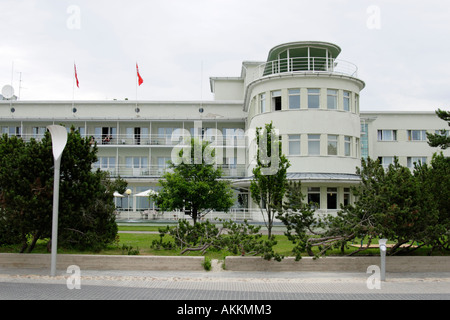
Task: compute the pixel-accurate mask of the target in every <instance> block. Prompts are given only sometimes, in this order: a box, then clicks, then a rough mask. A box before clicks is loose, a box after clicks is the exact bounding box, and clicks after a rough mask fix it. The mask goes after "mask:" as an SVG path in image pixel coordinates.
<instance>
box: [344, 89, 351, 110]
mask: <svg viewBox="0 0 450 320" xmlns="http://www.w3.org/2000/svg"><path fill="white" fill-rule="evenodd" d="M350 94H351V93H350V91H344V110H345V111H350Z"/></svg>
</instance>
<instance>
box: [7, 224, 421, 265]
mask: <svg viewBox="0 0 450 320" xmlns="http://www.w3.org/2000/svg"><path fill="white" fill-rule="evenodd" d="M160 227H163V226H119V231H153V232H155V233H119V234H118V235H119V242H118V243H117V244H112V245H109V246H108V248H106V249H104V250H101V251H100V252H92V251H82V252H80V251H77V250H68V249H61V248H59V249H58V253H60V254H101V255H122V254H127V252H126V251H125V252H124V250H122V248H123V247H124V246H126V247H128V248H129V249H134V250H136V249H139V254H140V255H155V256H180V251H179V250H166V249H160V250H156V249H153V248H151V244H152V242H153V240H159V239H160V236H159V233H158V229H159V228H160ZM166 237H168V236H166ZM264 238H265V236H263V239H264ZM275 238H276V240H277V244H276V245H275V246H274V251H275V252H277V253H279V254H281V255H284V256H292V248H293V247H294V245H293V244H292V242H291V241H289V240H288V239H287V237H286V236H284V235H275ZM167 239H168V238H167ZM373 243H374V244H377V243H378V242H377V241H376V240H375V241H373ZM354 244H356V245H357V246H359V245H360V240H355V242H354ZM46 245H47V240H40V241H38V243H37V244H36V247H35V249H34V250H33V253H48V252H47V247H46ZM315 250H316V248H315ZM355 250H358V247H352V246H349V247H348V248H346V249H345V254H349V253H351V252H352V251H355ZM19 251H20V245H13V246H2V247H0V252H3V253H18V252H19ZM427 253H428V250H427V249H426V248H420V249H418V250H417V251H415V252H414V253H413V255H427ZM185 255H190V256H201V255H202V254H201V252H195V251H192V252H189V253H186V254H185ZM229 255H232V254H231V253H230V252H226V251H217V250H208V251H207V253H206V254H205V257H207V258H208V259H220V260H223V259H224V258H225V257H226V256H229ZM327 255H339V256H342V253H341V251H340V250H339V249H333V250H330V251H328V253H327ZM359 255H379V249H378V248H371V249H367V250H364V251H362V252H360V253H359Z"/></svg>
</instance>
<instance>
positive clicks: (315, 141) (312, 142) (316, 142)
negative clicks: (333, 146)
mask: <svg viewBox="0 0 450 320" xmlns="http://www.w3.org/2000/svg"><path fill="white" fill-rule="evenodd" d="M308 155H310V156H319V155H320V134H308Z"/></svg>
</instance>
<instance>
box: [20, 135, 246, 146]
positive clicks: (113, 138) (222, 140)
mask: <svg viewBox="0 0 450 320" xmlns="http://www.w3.org/2000/svg"><path fill="white" fill-rule="evenodd" d="M17 136H18V137H21V138H22V139H23V140H24V141H26V142H28V141H30V140H31V139H36V140H37V141H39V140H41V139H42V138H43V137H44V136H43V135H36V134H21V135H17ZM82 137H83V138H85V137H90V138H91V141H92V143H97V145H98V146H126V145H132V146H138V145H146V146H176V145H179V144H180V143H182V142H184V141H189V140H185V138H190V137H191V136H186V137H185V136H180V137H179V138H177V139H174V140H173V141H172V136H171V135H161V134H135V135H131V136H130V135H128V134H123V135H122V134H111V135H101V136H97V135H82ZM238 139H239V140H238ZM203 140H205V141H210V142H214V141H217V144H216V145H220V146H233V147H238V146H245V143H244V142H245V137H244V136H238V137H235V136H233V137H232V138H231V140H230V139H228V137H226V136H214V135H205V136H203Z"/></svg>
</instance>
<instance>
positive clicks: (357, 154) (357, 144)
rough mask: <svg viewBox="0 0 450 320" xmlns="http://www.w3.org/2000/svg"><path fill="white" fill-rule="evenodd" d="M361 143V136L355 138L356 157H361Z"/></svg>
mask: <svg viewBox="0 0 450 320" xmlns="http://www.w3.org/2000/svg"><path fill="white" fill-rule="evenodd" d="M360 147H361V144H360V143H359V138H355V158H358V157H359V154H360V151H359V149H360Z"/></svg>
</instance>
